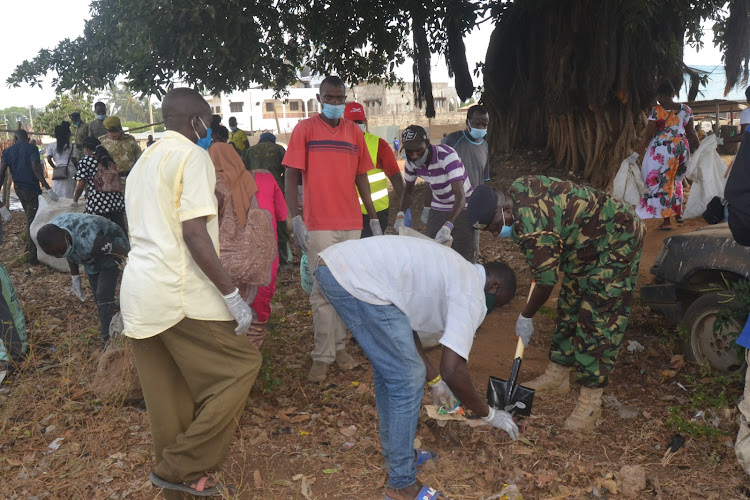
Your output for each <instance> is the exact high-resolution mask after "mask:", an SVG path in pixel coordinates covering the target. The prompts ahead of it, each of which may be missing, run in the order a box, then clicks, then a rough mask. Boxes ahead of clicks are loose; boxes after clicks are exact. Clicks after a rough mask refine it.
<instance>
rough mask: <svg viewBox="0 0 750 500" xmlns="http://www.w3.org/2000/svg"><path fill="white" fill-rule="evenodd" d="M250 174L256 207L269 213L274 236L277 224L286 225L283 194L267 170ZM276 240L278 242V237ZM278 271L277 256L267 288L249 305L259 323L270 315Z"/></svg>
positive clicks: (259, 290)
mask: <svg viewBox="0 0 750 500" xmlns="http://www.w3.org/2000/svg"><path fill="white" fill-rule="evenodd" d="M252 173H253V176H254V177H255V183H256V184H257V185H258V192H257V193H256V194H255V197H256V199H257V200H258V206H259V207H260V208H263V209H265V210H268V211H269V212H271V218H272V219H273V229H274V235H275V234H277V233H276V226H277V224H278V223H282V224H286V219H287V208H286V201H285V199H284V194H283V193H282V192H281V189H280V188H279V185H278V184H277V183H276V179H274V177H273V174H271V172H269V171H268V170H253V171H252ZM276 239H277V240H278V236H277V237H276ZM277 244H278V241H277ZM278 271H279V256H278V255H277V256H276V259H275V260H274V261H273V266H272V268H271V282H270V283H269V285H268V286H261V287H258V294H257V295H256V296H255V300H254V301H253V302H252V303H251V304H250V307H252V308H253V310H254V311H255V313H256V314H257V315H258V321H259V322H261V323H265V322H266V321H268V317H269V316H270V315H271V299H272V298H273V296H274V294H275V293H276V274H277V273H278Z"/></svg>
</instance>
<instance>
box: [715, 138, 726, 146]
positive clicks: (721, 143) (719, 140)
mask: <svg viewBox="0 0 750 500" xmlns="http://www.w3.org/2000/svg"><path fill="white" fill-rule="evenodd" d="M716 145H717V146H723V145H724V138H723V137H717V138H716Z"/></svg>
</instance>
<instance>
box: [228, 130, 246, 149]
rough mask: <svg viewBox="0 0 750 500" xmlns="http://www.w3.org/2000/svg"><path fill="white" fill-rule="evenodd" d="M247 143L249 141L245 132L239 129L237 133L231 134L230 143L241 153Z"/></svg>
mask: <svg viewBox="0 0 750 500" xmlns="http://www.w3.org/2000/svg"><path fill="white" fill-rule="evenodd" d="M245 141H247V134H246V133H245V131H244V130H242V129H237V132H231V131H230V132H229V142H231V143H234V145H235V146H237V149H239V150H240V151H242V150H243V149H245Z"/></svg>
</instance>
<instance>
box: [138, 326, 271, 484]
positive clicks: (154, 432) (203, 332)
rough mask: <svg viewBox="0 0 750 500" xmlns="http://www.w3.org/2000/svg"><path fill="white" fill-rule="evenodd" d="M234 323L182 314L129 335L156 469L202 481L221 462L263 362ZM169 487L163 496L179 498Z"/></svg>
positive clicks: (163, 473) (181, 478)
mask: <svg viewBox="0 0 750 500" xmlns="http://www.w3.org/2000/svg"><path fill="white" fill-rule="evenodd" d="M236 326H237V324H236V323H235V322H234V321H199V320H195V319H190V318H185V319H183V320H182V321H180V322H179V323H177V324H176V325H174V326H173V327H171V328H169V329H168V330H165V331H164V332H162V333H160V334H158V335H155V336H153V337H149V338H147V339H131V340H132V341H133V342H132V345H133V353H134V355H135V366H136V369H137V370H138V378H139V380H140V382H141V387H142V388H143V397H144V399H145V400H146V411H147V412H148V419H149V424H150V427H151V436H152V438H153V440H154V453H155V455H156V464H157V465H156V468H155V469H154V473H155V474H156V475H157V476H159V477H161V478H162V479H164V480H166V481H169V482H184V481H194V480H196V479H200V478H201V477H202V476H203V475H204V474H205V473H206V472H207V471H210V470H213V469H215V468H216V467H217V466H218V465H219V463H221V461H222V460H224V458H225V456H226V454H227V452H228V451H229V446H230V444H231V442H232V438H233V436H234V431H235V429H236V428H237V422H238V420H239V417H240V414H241V413H242V410H243V409H244V406H245V402H246V401H247V397H248V395H249V394H250V389H251V388H252V386H253V383H254V382H255V377H256V376H257V375H258V371H259V370H260V365H261V355H260V352H259V351H258V349H257V348H256V347H255V346H254V345H253V344H252V343H251V342H250V340H248V338H247V336H245V335H235V333H234V329H235V327H236ZM173 493H174V492H167V491H166V490H165V492H164V494H165V497H167V498H181V497H182V495H179V494H174V495H173Z"/></svg>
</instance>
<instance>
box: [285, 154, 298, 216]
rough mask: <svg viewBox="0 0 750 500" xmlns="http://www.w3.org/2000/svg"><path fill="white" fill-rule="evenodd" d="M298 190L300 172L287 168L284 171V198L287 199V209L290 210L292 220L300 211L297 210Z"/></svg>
mask: <svg viewBox="0 0 750 500" xmlns="http://www.w3.org/2000/svg"><path fill="white" fill-rule="evenodd" d="M298 188H299V170H297V169H296V168H292V167H286V168H285V169H284V198H286V208H287V209H288V210H289V218H290V219H294V218H295V217H297V216H298V215H299V210H297V197H298Z"/></svg>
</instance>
